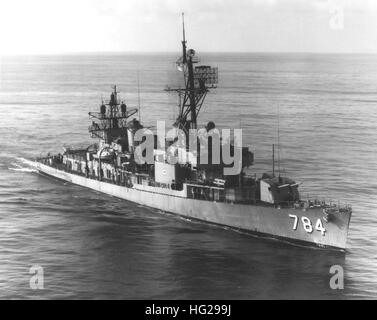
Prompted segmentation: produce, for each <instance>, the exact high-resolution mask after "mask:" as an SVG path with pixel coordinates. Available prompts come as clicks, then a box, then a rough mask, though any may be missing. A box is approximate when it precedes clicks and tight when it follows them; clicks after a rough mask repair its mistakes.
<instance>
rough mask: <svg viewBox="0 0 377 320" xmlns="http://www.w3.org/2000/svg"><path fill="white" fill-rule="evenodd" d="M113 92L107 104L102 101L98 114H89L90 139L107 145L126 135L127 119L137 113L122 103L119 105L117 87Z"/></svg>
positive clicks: (134, 109)
mask: <svg viewBox="0 0 377 320" xmlns="http://www.w3.org/2000/svg"><path fill="white" fill-rule="evenodd" d="M113 90H114V91H113V92H112V93H111V95H110V100H109V102H108V103H107V104H105V103H104V101H103V100H102V104H101V106H100V112H89V118H90V119H91V120H92V124H91V125H90V126H89V132H90V133H91V135H92V138H99V139H101V140H104V142H105V143H108V144H110V143H111V142H113V141H114V139H116V138H118V137H121V136H124V135H126V134H127V119H128V118H129V117H131V116H132V115H134V114H135V113H137V111H138V110H137V109H136V108H127V105H126V104H125V103H124V102H123V101H122V102H121V103H120V102H119V100H118V93H119V92H117V87H116V86H114V87H113Z"/></svg>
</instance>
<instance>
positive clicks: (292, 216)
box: [289, 214, 298, 230]
mask: <svg viewBox="0 0 377 320" xmlns="http://www.w3.org/2000/svg"><path fill="white" fill-rule="evenodd" d="M289 217H290V218H293V219H295V222H294V223H293V230H296V229H297V224H298V218H297V216H295V215H294V214H290V215H289Z"/></svg>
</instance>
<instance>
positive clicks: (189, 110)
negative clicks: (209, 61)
mask: <svg viewBox="0 0 377 320" xmlns="http://www.w3.org/2000/svg"><path fill="white" fill-rule="evenodd" d="M182 27H183V40H182V57H181V58H179V59H178V60H177V67H178V70H180V71H182V72H183V75H184V83H185V88H183V89H181V88H180V89H174V88H168V89H166V90H167V91H175V92H178V94H179V95H180V99H179V100H180V104H179V106H178V107H179V113H178V117H177V119H176V122H175V126H176V127H178V128H180V129H182V130H184V131H185V132H186V133H187V132H188V130H189V129H196V128H197V125H198V124H197V119H198V115H199V112H200V109H201V107H202V105H203V102H204V99H205V97H206V95H207V93H208V92H209V89H210V88H216V84H217V83H218V71H217V68H212V67H209V66H196V67H194V64H196V63H198V62H199V58H198V57H197V56H196V54H195V50H193V49H189V50H187V41H186V32H185V22H184V14H183V13H182Z"/></svg>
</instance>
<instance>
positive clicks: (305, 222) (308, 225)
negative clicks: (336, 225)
mask: <svg viewBox="0 0 377 320" xmlns="http://www.w3.org/2000/svg"><path fill="white" fill-rule="evenodd" d="M301 221H302V225H303V227H304V229H305V231H306V232H308V233H312V232H313V226H312V222H311V221H310V219H309V218H307V217H301Z"/></svg>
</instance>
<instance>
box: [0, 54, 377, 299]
mask: <svg viewBox="0 0 377 320" xmlns="http://www.w3.org/2000/svg"><path fill="white" fill-rule="evenodd" d="M176 58H177V56H176V55H175V54H170V53H169V54H139V55H138V54H106V55H95V54H93V55H64V56H17V57H2V58H1V60H0V61H1V63H0V143H1V151H0V298H6V299H18V298H27V299H55V298H62V299H66V298H71V299H78V298H88V299H98V298H104V299H113V298H114V299H125V298H126V299H141V298H150V299H199V298H205V299H213V298H217V299H225V298H226V299H260V298H267V299H268V298H272V299H287V298H288V299H290V298H292V299H299V298H304V299H320V298H323V299H359V298H377V89H376V88H377V87H376V84H377V55H325V54H323V55H319V54H256V53H255V54H215V53H212V54H203V55H201V61H202V63H203V64H206V65H212V66H217V67H218V68H219V86H218V89H216V90H213V91H212V92H211V93H210V94H209V95H208V97H207V100H206V103H205V105H204V107H203V112H202V113H201V115H200V123H201V124H203V125H204V124H205V123H206V122H207V121H208V120H213V121H214V122H215V123H216V124H217V126H218V127H241V128H242V129H243V143H244V144H245V145H248V146H250V148H251V149H252V150H253V152H254V153H255V165H254V166H253V167H252V168H251V172H255V173H257V174H261V173H263V172H265V171H270V170H271V145H272V144H273V143H277V127H278V126H277V122H278V118H279V127H280V145H281V151H280V158H281V161H280V169H281V172H282V174H285V175H287V176H290V177H292V178H294V179H295V180H296V181H298V182H302V185H301V193H302V195H303V196H305V195H306V194H310V195H316V196H318V197H322V198H326V199H332V200H333V201H336V200H340V201H342V202H346V203H349V204H352V206H353V217H352V221H351V226H350V232H349V241H348V245H347V246H348V248H347V251H346V252H345V253H339V252H334V251H326V250H320V249H310V248H305V247H300V246H293V245H289V244H286V243H284V242H281V241H276V240H270V239H261V238H258V237H253V236H250V235H246V234H242V233H237V232H234V231H231V230H226V229H223V228H218V227H213V226H209V225H206V224H202V223H197V222H192V221H187V220H185V219H181V218H178V217H176V216H172V215H169V214H166V213H163V212H158V211H157V210H154V209H150V208H146V207H142V206H140V205H137V204H133V203H130V202H127V201H122V200H118V199H115V198H112V197H109V196H106V195H102V194H99V193H96V192H93V191H90V190H87V189H84V188H81V187H78V186H74V185H70V184H66V183H63V182H59V181H55V180H52V179H48V178H45V177H42V176H40V175H38V174H37V173H36V172H33V170H31V169H30V168H28V166H27V165H25V163H24V159H32V158H34V157H37V156H39V155H40V154H46V153H47V152H60V151H61V148H62V146H63V145H74V146H79V145H88V144H89V143H91V142H92V140H91V139H90V137H89V134H88V132H87V127H88V125H89V119H88V115H87V113H88V111H93V110H97V108H98V107H99V105H100V102H101V98H105V99H107V98H108V95H109V93H110V91H111V86H112V85H114V84H116V85H117V86H118V89H119V90H120V91H121V97H122V98H123V99H124V100H125V101H126V102H127V104H128V105H129V106H137V104H138V102H137V101H138V95H137V91H138V86H137V73H138V72H139V77H140V98H141V118H142V121H143V122H144V124H145V125H147V126H151V127H154V126H155V125H156V120H157V119H158V120H162V119H165V120H166V121H168V122H172V120H173V118H174V116H175V115H176V113H177V112H176V105H177V101H178V99H177V97H175V96H174V95H172V94H168V93H166V92H164V91H163V89H164V88H165V86H166V85H175V84H179V83H180V80H181V78H180V74H179V73H178V72H177V71H176V70H175V66H174V62H175V60H176ZM278 114H279V116H278ZM33 265H39V266H41V267H43V271H44V289H42V290H32V289H31V288H30V283H29V282H30V277H31V276H32V275H31V274H30V272H29V270H30V267H31V266H33ZM333 265H340V266H342V267H343V268H344V289H343V290H332V289H331V288H330V286H329V281H330V278H331V276H332V274H330V273H329V270H330V267H331V266H333Z"/></svg>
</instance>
